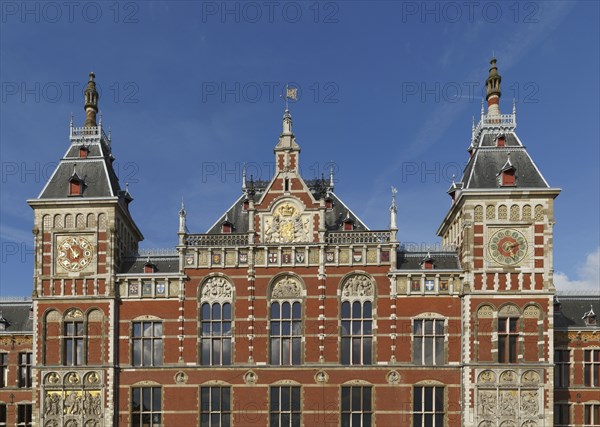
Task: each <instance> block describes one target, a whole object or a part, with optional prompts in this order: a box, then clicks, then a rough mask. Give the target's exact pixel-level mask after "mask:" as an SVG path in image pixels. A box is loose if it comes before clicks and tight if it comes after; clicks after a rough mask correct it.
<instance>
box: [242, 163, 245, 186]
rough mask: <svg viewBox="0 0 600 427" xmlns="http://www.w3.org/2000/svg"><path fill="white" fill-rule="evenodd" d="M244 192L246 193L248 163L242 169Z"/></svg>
mask: <svg viewBox="0 0 600 427" xmlns="http://www.w3.org/2000/svg"><path fill="white" fill-rule="evenodd" d="M242 191H243V192H244V193H245V192H246V163H244V166H243V167H242Z"/></svg>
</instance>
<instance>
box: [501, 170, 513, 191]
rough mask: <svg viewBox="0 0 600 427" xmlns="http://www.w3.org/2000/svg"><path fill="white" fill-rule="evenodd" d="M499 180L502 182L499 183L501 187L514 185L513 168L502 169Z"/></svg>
mask: <svg viewBox="0 0 600 427" xmlns="http://www.w3.org/2000/svg"><path fill="white" fill-rule="evenodd" d="M501 181H502V182H501V183H500V185H502V186H503V187H506V186H514V185H515V170H514V169H510V170H506V171H502V174H501Z"/></svg>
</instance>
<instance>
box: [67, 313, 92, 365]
mask: <svg viewBox="0 0 600 427" xmlns="http://www.w3.org/2000/svg"><path fill="white" fill-rule="evenodd" d="M70 325H72V326H73V334H72V335H71V334H69V333H68V327H69V326H70ZM78 325H81V334H79V333H78V332H79V331H78ZM86 330H87V322H85V321H84V320H64V321H63V345H62V352H63V365H64V366H84V365H85V364H86V363H87V358H86V353H87V346H86V341H87V339H86V338H87V334H86ZM79 342H81V347H79V345H78V343H79ZM69 348H70V350H71V353H70V354H71V357H70V358H69ZM78 356H80V357H81V360H79V357H78ZM69 359H71V360H69Z"/></svg>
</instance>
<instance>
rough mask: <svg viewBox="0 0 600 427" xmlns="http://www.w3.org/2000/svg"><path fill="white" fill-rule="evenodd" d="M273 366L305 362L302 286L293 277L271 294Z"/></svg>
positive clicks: (270, 330)
mask: <svg viewBox="0 0 600 427" xmlns="http://www.w3.org/2000/svg"><path fill="white" fill-rule="evenodd" d="M269 326H270V327H269V335H270V347H271V354H270V363H271V364H272V365H299V364H300V363H301V362H302V286H301V285H300V283H299V282H298V280H297V279H295V278H294V277H290V276H286V277H283V278H282V279H279V280H278V281H277V282H276V283H275V284H274V285H273V288H272V291H271V308H270V323H269Z"/></svg>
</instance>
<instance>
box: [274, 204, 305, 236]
mask: <svg viewBox="0 0 600 427" xmlns="http://www.w3.org/2000/svg"><path fill="white" fill-rule="evenodd" d="M309 223H310V219H309V218H303V217H302V215H301V213H300V211H299V210H298V208H296V207H295V206H294V205H292V204H291V203H289V202H286V203H283V204H282V205H280V206H279V207H277V208H276V209H275V211H274V212H273V215H272V216H271V217H270V218H269V217H268V218H265V233H264V241H265V243H298V242H306V241H308V237H309V235H310V233H309Z"/></svg>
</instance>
